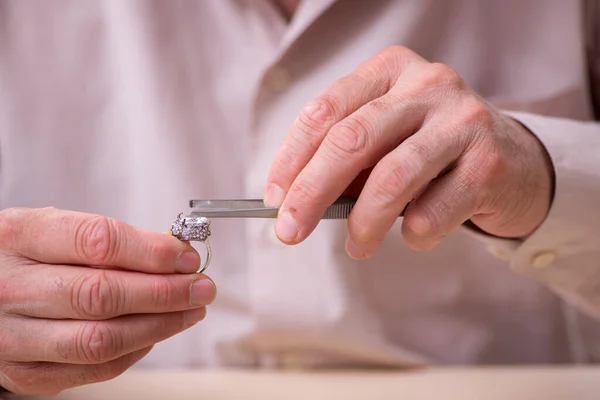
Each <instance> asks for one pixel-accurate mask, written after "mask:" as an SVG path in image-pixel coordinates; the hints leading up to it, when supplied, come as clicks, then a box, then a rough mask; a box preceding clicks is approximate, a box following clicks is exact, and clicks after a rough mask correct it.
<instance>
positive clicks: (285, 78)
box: [266, 67, 292, 92]
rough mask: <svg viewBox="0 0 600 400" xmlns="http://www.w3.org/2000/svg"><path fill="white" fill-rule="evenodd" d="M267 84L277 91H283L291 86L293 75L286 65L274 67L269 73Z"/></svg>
mask: <svg viewBox="0 0 600 400" xmlns="http://www.w3.org/2000/svg"><path fill="white" fill-rule="evenodd" d="M266 81H267V85H268V86H269V88H270V89H271V90H273V91H275V92H282V91H284V90H285V89H287V88H288V86H290V83H291V82H292V76H291V74H290V72H289V71H288V70H287V69H286V68H284V67H273V68H272V69H271V71H269V73H268V74H267V78H266Z"/></svg>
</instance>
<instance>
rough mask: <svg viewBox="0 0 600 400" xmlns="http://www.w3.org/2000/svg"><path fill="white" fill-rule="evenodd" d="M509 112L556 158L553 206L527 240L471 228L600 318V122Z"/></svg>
mask: <svg viewBox="0 0 600 400" xmlns="http://www.w3.org/2000/svg"><path fill="white" fill-rule="evenodd" d="M506 114H507V115H509V116H510V117H512V118H514V119H515V120H517V121H519V122H520V123H521V124H523V125H524V126H526V127H527V128H528V129H529V130H530V131H531V132H532V133H533V134H535V135H536V136H537V137H538V138H539V140H540V141H541V142H542V143H543V144H544V146H545V147H546V150H547V151H548V153H549V155H550V157H551V159H552V162H553V164H554V169H555V176H556V186H555V195H554V200H553V203H552V205H551V209H550V211H549V214H548V216H547V218H546V219H545V220H544V222H543V223H542V224H541V225H540V226H539V227H538V229H537V230H536V231H535V232H533V234H531V235H530V236H529V237H528V238H526V239H525V240H521V241H517V240H506V239H499V238H496V237H493V236H490V235H486V234H484V233H481V232H477V231H476V230H473V229H468V228H467V229H466V231H467V232H468V233H469V234H470V235H474V236H475V237H476V238H477V239H478V240H481V241H483V242H484V243H485V244H486V245H487V246H488V250H489V251H490V252H491V253H492V254H494V255H495V256H496V257H497V258H500V259H503V260H505V261H506V262H507V263H509V265H510V267H511V268H512V269H513V270H514V271H515V272H516V273H519V274H522V275H524V276H527V277H529V278H532V279H535V280H538V281H540V282H542V283H544V284H545V285H547V286H548V287H550V288H551V289H552V290H553V291H554V292H555V293H557V294H558V295H560V296H561V297H562V298H563V299H565V301H567V302H569V303H571V304H573V305H574V306H576V307H577V308H579V309H580V310H581V311H583V312H585V313H586V314H589V315H591V316H593V317H596V318H600V124H598V123H595V122H581V121H574V120H569V119H562V118H555V117H545V116H539V115H533V114H528V113H521V112H507V113H506Z"/></svg>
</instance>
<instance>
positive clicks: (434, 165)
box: [265, 47, 554, 258]
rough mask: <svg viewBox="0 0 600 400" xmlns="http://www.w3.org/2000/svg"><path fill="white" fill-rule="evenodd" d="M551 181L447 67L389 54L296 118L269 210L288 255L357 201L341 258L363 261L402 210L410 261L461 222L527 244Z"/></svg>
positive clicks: (510, 127) (536, 149)
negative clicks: (276, 210)
mask: <svg viewBox="0 0 600 400" xmlns="http://www.w3.org/2000/svg"><path fill="white" fill-rule="evenodd" d="M553 181H554V173H553V167H552V164H551V162H550V160H549V157H548V155H547V153H546V151H545V149H544V147H543V146H542V144H541V143H540V142H539V141H538V140H537V138H536V137H535V136H534V135H533V134H532V133H531V132H529V131H528V130H527V129H526V128H524V127H523V126H522V125H520V124H519V123H518V122H516V121H514V120H513V119H511V118H509V117H507V116H506V115H503V114H502V113H500V112H499V111H498V110H497V109H495V108H494V107H492V106H491V105H489V104H487V103H486V102H485V101H484V100H483V99H482V98H481V97H479V96H478V95H477V93H475V92H474V91H473V90H472V89H471V88H470V87H469V86H468V85H467V84H466V83H465V82H464V81H463V80H462V79H461V77H460V76H459V75H458V74H457V73H456V72H455V71H453V70H452V69H451V68H450V67H448V66H446V65H443V64H439V63H430V62H428V61H426V60H424V59H423V58H421V57H420V56H418V55H417V54H415V53H414V52H412V51H410V50H408V49H406V48H403V47H391V48H388V49H386V50H384V51H383V52H381V53H380V54H378V55H377V56H375V57H374V58H372V59H371V60H369V61H367V62H365V63H363V64H362V65H360V66H359V67H358V68H357V69H356V70H355V71H354V72H353V73H351V74H350V75H348V76H346V77H344V78H342V79H340V80H338V81H337V82H335V83H334V84H333V85H331V86H330V87H329V88H328V89H327V90H325V91H324V92H323V93H322V94H321V95H319V96H317V97H316V98H315V99H314V100H312V101H311V102H310V103H309V104H308V105H307V106H306V107H305V108H304V109H303V110H302V111H301V113H300V115H299V116H298V118H297V119H296V121H295V123H294V126H293V127H292V129H291V132H290V133H289V136H288V138H287V139H286V141H285V143H284V144H283V146H282V148H281V149H280V151H279V153H278V155H277V157H276V159H275V161H274V163H273V165H272V167H271V171H270V174H269V177H268V182H267V187H266V192H265V203H266V204H267V205H269V206H281V210H280V214H279V218H278V221H277V223H276V227H275V229H276V233H277V235H278V237H279V239H280V240H281V241H282V242H284V243H287V244H296V243H299V242H301V241H303V240H304V239H306V237H307V236H308V235H309V234H310V233H311V232H312V231H313V230H314V229H315V227H316V226H317V224H318V222H319V220H320V219H321V217H322V215H323V213H324V212H325V210H326V208H327V207H328V206H329V205H331V204H332V203H333V202H334V201H335V200H336V199H337V198H338V197H339V196H340V195H342V194H347V195H354V196H357V197H358V200H357V202H356V205H355V206H354V209H353V210H352V213H351V215H350V217H349V220H348V224H349V225H348V227H349V236H348V240H347V242H346V250H347V252H348V254H349V255H350V256H352V257H354V258H365V257H370V256H372V255H373V254H374V253H375V252H376V250H377V249H378V247H379V246H380V244H381V242H382V240H383V239H384V237H385V235H386V233H387V232H388V231H389V229H390V228H391V226H392V225H393V224H394V222H395V221H396V220H397V218H398V217H399V215H400V214H401V213H402V211H403V210H404V209H405V207H406V209H405V213H404V219H403V221H402V234H403V237H404V240H405V241H406V243H407V244H408V245H409V246H410V247H411V248H412V249H414V250H429V249H432V248H434V247H435V246H436V245H437V244H438V243H439V242H440V241H441V240H442V239H443V238H444V236H446V235H447V234H448V233H450V232H451V231H452V230H454V229H456V228H457V227H459V226H461V225H462V224H463V223H465V222H466V221H469V220H470V221H471V222H472V223H473V224H475V225H476V226H477V227H478V228H480V229H481V230H483V231H485V232H487V233H489V234H491V235H495V236H500V237H506V238H522V237H525V236H527V235H529V234H531V233H532V232H533V231H534V230H535V229H536V228H537V227H538V226H539V225H540V224H541V222H542V221H543V220H544V218H545V217H546V215H547V213H548V209H549V207H550V204H551V201H552V192H553V185H554V182H553ZM407 205H408V206H407Z"/></svg>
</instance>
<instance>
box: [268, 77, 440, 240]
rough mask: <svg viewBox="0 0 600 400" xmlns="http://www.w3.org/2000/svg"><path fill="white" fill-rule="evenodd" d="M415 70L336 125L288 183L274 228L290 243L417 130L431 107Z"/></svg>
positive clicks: (304, 233) (280, 236)
mask: <svg viewBox="0 0 600 400" xmlns="http://www.w3.org/2000/svg"><path fill="white" fill-rule="evenodd" d="M411 76H412V75H411V74H408V73H407V75H405V76H403V77H402V79H401V81H399V82H398V83H397V84H396V87H395V88H394V91H391V92H389V93H387V94H386V95H384V96H382V97H380V98H379V99H376V100H374V101H372V102H369V103H367V104H366V105H365V106H363V107H361V108H360V109H359V110H358V111H356V112H355V113H353V114H352V115H350V116H349V117H347V118H345V119H344V120H343V121H342V122H340V123H338V124H337V125H335V126H334V127H333V128H332V129H331V130H330V131H329V133H328V134H327V136H326V137H325V139H324V140H323V143H322V144H321V146H320V147H319V149H318V150H317V152H316V153H315V155H314V157H313V158H312V159H311V160H310V162H309V163H308V164H307V165H306V167H305V168H304V169H303V170H302V172H300V174H299V175H298V177H297V178H296V179H295V180H294V183H293V184H292V186H291V187H290V189H289V191H288V193H287V195H286V198H285V201H284V202H283V205H282V206H281V209H280V214H279V218H278V220H277V222H276V225H275V230H276V233H277V236H278V237H279V239H280V240H281V241H282V242H284V243H287V244H295V243H299V242H301V241H303V240H304V239H305V238H306V237H307V236H308V235H309V234H310V233H311V232H312V231H313V229H314V228H315V227H316V225H317V223H318V222H319V220H320V219H321V217H322V216H323V213H324V212H325V210H326V209H327V207H328V206H329V205H331V204H332V203H333V202H334V201H335V200H336V199H337V198H338V197H339V196H340V195H341V194H342V193H343V192H344V191H345V189H346V188H347V187H348V186H349V185H350V184H351V183H352V181H353V180H355V179H356V178H357V176H359V174H360V173H361V172H362V171H363V170H365V169H368V168H369V167H371V166H373V165H374V164H375V163H376V162H377V161H378V160H380V159H381V158H382V157H383V156H384V155H385V154H386V153H388V152H389V151H391V150H392V149H393V148H395V147H396V146H398V145H399V144H400V143H401V142H402V141H403V140H405V139H406V138H407V137H408V136H410V135H411V134H412V133H413V132H414V131H415V130H417V129H418V128H419V127H420V126H421V124H422V123H423V121H424V120H425V118H426V116H427V113H428V110H429V109H428V107H427V106H426V104H425V103H424V102H423V101H420V100H421V97H422V96H421V97H420V94H419V89H418V85H415V84H414V80H413V79H411Z"/></svg>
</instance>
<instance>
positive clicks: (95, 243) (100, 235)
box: [75, 215, 119, 265]
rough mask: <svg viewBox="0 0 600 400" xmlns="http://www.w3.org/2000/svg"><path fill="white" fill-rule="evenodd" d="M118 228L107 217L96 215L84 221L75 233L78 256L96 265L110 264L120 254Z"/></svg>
mask: <svg viewBox="0 0 600 400" xmlns="http://www.w3.org/2000/svg"><path fill="white" fill-rule="evenodd" d="M116 238H117V232H116V227H115V225H114V223H113V222H112V221H111V220H110V219H109V218H107V217H104V216H100V215H94V216H91V217H88V218H86V219H84V220H82V221H81V222H80V223H79V226H78V227H77V230H76V233H75V249H76V251H77V255H78V256H79V257H80V258H82V259H84V260H88V261H89V262H90V263H91V264H94V265H105V264H109V263H110V262H111V260H113V259H114V258H115V257H114V255H115V254H117V253H118V250H119V249H118V248H117V246H118V241H117V240H116Z"/></svg>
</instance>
